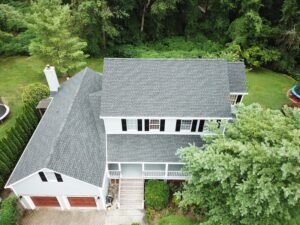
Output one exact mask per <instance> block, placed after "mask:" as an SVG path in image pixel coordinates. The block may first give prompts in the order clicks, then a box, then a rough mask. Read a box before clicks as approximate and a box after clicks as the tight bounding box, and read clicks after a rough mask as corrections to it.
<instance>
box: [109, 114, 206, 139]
mask: <svg viewBox="0 0 300 225" xmlns="http://www.w3.org/2000/svg"><path fill="white" fill-rule="evenodd" d="M121 119H126V117H124V118H104V124H105V131H106V133H107V134H192V135H193V134H194V135H195V134H204V133H203V132H198V126H199V121H198V123H197V129H196V132H190V131H180V132H176V131H175V128H176V121H177V119H173V118H167V119H165V118H162V119H164V120H165V131H159V130H158V131H153V130H152V131H144V129H145V123H144V121H145V118H142V125H143V126H142V127H143V130H142V131H138V130H137V129H136V131H133V130H127V131H122V122H121ZM130 119H133V118H130ZM135 119H136V120H137V119H139V118H135ZM147 119H151V118H147ZM178 119H181V118H178ZM182 119H184V118H182ZM194 119H197V118H194ZM189 120H193V118H191V119H189ZM198 120H199V119H198Z"/></svg>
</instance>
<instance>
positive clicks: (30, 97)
mask: <svg viewBox="0 0 300 225" xmlns="http://www.w3.org/2000/svg"><path fill="white" fill-rule="evenodd" d="M49 95H50V91H49V88H48V86H46V85H45V84H42V83H33V84H30V85H28V86H27V87H26V88H25V89H24V91H23V93H22V100H23V102H24V104H29V105H32V106H33V107H36V106H37V104H38V103H39V101H41V100H42V99H44V98H47V97H49Z"/></svg>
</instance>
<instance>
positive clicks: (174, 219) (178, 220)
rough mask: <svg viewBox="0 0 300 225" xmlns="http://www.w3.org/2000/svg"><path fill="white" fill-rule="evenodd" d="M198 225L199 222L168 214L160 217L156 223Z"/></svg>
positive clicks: (163, 224)
mask: <svg viewBox="0 0 300 225" xmlns="http://www.w3.org/2000/svg"><path fill="white" fill-rule="evenodd" d="M183 224H184V225H196V224H197V225H198V224H199V222H197V221H195V220H192V219H190V218H187V217H185V216H179V215H169V216H165V217H162V218H160V219H159V220H158V221H157V223H156V225H183Z"/></svg>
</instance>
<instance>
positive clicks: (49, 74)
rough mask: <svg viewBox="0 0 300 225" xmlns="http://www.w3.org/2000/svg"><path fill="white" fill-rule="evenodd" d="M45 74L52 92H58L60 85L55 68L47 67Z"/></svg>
mask: <svg viewBox="0 0 300 225" xmlns="http://www.w3.org/2000/svg"><path fill="white" fill-rule="evenodd" d="M44 73H45V76H46V79H47V82H48V86H49V89H50V92H57V91H58V88H59V83H58V79H57V75H56V72H55V68H54V66H50V65H46V67H45V69H44Z"/></svg>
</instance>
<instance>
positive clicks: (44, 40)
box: [28, 0, 86, 73]
mask: <svg viewBox="0 0 300 225" xmlns="http://www.w3.org/2000/svg"><path fill="white" fill-rule="evenodd" d="M28 26H29V29H30V31H31V32H32V33H34V34H35V38H34V39H33V40H32V41H31V43H30V46H29V51H30V54H31V55H34V56H38V57H40V58H42V59H43V60H44V61H45V63H47V64H51V65H54V66H55V67H56V68H57V69H58V71H59V72H61V73H68V72H70V71H71V70H74V69H76V68H80V67H82V66H84V65H85V58H86V55H85V54H84V52H83V49H84V48H85V47H86V42H83V41H81V40H80V39H79V38H78V37H76V36H74V35H73V34H72V33H71V13H70V8H69V6H68V5H61V1H60V0H50V1H48V0H38V1H36V2H34V3H33V5H32V14H31V15H30V16H29V18H28Z"/></svg>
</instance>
